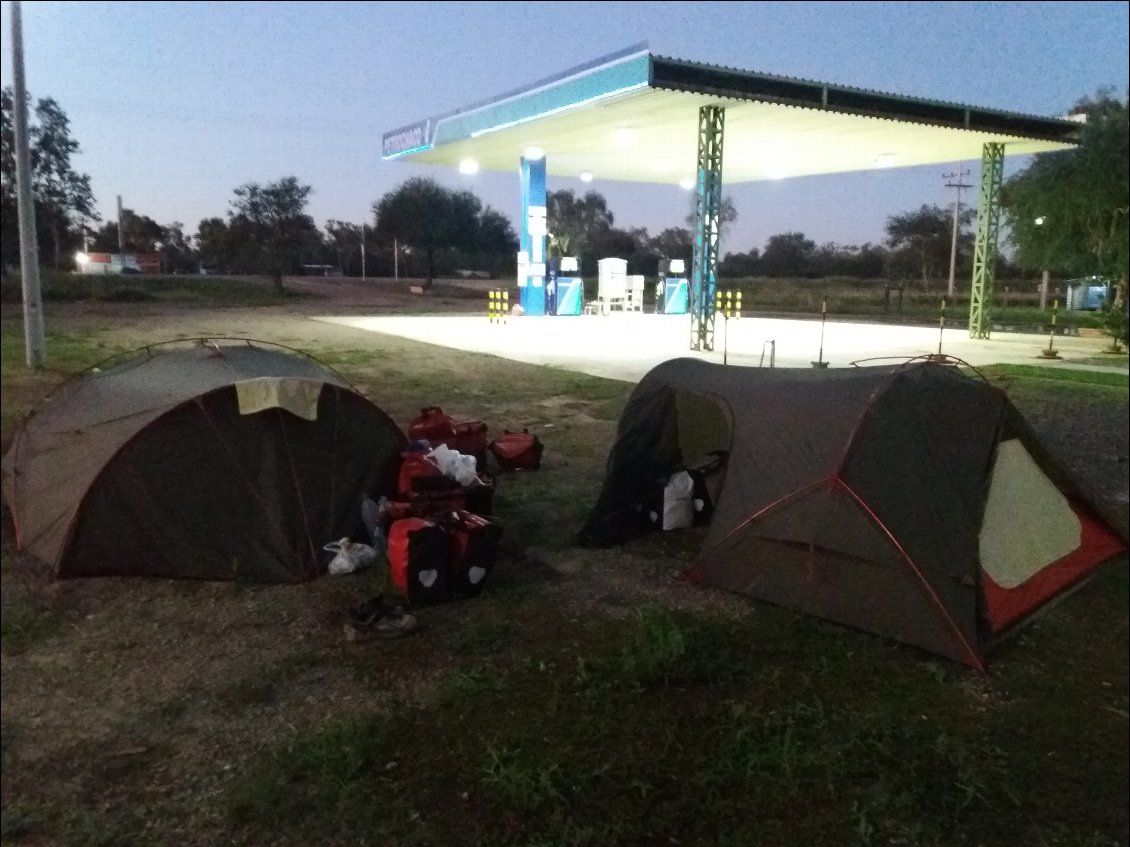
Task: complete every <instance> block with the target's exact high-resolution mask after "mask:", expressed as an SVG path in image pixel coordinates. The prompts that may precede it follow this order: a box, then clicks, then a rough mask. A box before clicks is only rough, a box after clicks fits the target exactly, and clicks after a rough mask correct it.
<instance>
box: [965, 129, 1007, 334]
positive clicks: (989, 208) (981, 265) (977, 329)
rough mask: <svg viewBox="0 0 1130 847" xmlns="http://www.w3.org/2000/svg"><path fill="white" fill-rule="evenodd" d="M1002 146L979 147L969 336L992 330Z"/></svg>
mask: <svg viewBox="0 0 1130 847" xmlns="http://www.w3.org/2000/svg"><path fill="white" fill-rule="evenodd" d="M1003 176H1004V145H1003V144H998V143H996V142H990V143H988V144H985V145H984V147H983V148H982V150H981V189H980V191H979V192H978V194H977V241H976V243H975V245H974V247H973V285H972V287H971V288H970V294H969V337H970V338H988V337H989V331H990V330H991V329H992V326H993V321H992V312H993V286H994V284H995V283H996V281H997V237H998V235H999V233H1000V220H1001V179H1002V177H1003Z"/></svg>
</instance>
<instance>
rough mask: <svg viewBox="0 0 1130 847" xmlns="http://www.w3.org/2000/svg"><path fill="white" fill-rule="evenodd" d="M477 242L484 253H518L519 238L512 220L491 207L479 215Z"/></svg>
mask: <svg viewBox="0 0 1130 847" xmlns="http://www.w3.org/2000/svg"><path fill="white" fill-rule="evenodd" d="M475 240H476V242H477V247H478V250H479V251H480V252H482V253H488V254H496V255H497V254H501V253H516V252H517V251H518V236H517V235H516V234H515V233H514V227H513V225H512V224H511V223H510V219H509V218H507V217H506V215H504V214H502V212H500V211H498V210H497V209H492V208H491V207H490V206H487V207H486V208H485V209H483V211H482V213H481V214H480V215H479V231H478V235H477V237H476V239H475Z"/></svg>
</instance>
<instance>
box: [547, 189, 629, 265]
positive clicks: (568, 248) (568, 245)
mask: <svg viewBox="0 0 1130 847" xmlns="http://www.w3.org/2000/svg"><path fill="white" fill-rule="evenodd" d="M545 210H546V215H545V216H546V226H547V228H548V229H549V249H550V252H551V253H552V254H554V255H557V256H578V257H579V256H581V255H582V254H585V253H588V252H591V251H592V250H593V249H594V248H595V245H596V243H597V241H599V240H600V238H601V237H602V236H604V235H606V234H607V233H608V232H609V230H611V229H612V224H613V223H614V221H615V219H614V218H613V216H612V212H611V211H610V210H609V208H608V201H607V200H605V199H604V195H603V194H601V193H600V192H599V191H589V192H586V193H585V195H584V196H583V197H577V195H576V194H574V193H573V192H572V191H569V190H562V191H551V192H550V193H549V195H548V196H547V197H546V201H545Z"/></svg>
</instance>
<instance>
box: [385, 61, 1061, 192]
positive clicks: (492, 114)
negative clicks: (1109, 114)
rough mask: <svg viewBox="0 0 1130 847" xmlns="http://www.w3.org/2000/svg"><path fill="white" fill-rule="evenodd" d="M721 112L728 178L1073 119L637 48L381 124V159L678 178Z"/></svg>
mask: <svg viewBox="0 0 1130 847" xmlns="http://www.w3.org/2000/svg"><path fill="white" fill-rule="evenodd" d="M702 106H717V107H723V108H724V109H725V138H726V140H725V160H724V163H723V171H724V178H725V181H726V183H728V184H734V183H740V182H755V181H760V180H768V179H784V178H788V177H795V176H809V175H814V174H833V173H845V172H849V171H864V170H871V169H874V168H884V167H909V166H914V165H930V164H940V163H953V162H960V161H967V160H979V159H980V158H981V156H982V150H983V147H984V145H985V144H986V143H990V142H992V143H999V144H1004V145H1005V147H1004V149H1005V151H1006V152H1007V154H1008V155H1017V154H1031V153H1039V152H1044V151H1051V150H1062V149H1067V148H1069V147H1071V146H1073V143H1074V142H1075V140H1076V137H1077V134H1078V132H1079V129H1080V126H1079V124H1078V123H1076V122H1074V121H1072V120H1068V119H1060V118H1043V117H1035V116H1031V115H1022V114H1016V113H1010V112H1004V111H1000V110H996V109H983V108H978V107H975V106H967V105H961V104H955V103H944V102H939V101H934V100H923V99H919V98H915V97H907V96H902V95H896V94H886V93H882V92H878V91H868V90H863V89H858V88H849V87H845V86H841V85H833V84H830V83H824V82H812V81H808V80H801V79H791V78H787V77H780V76H770V75H767V74H760V73H753V72H750V71H744V70H738V69H734V68H725V67H719V66H714V65H706V64H700V63H696V62H689V61H684V60H681V59H672V58H667V57H663V56H656V55H652V54H651V53H650V52H649V51H648V50H647V49H646V46H644V45H639V46H636V47H632V48H629V49H627V50H624V51H621V52H619V53H616V54H613V55H611V56H606V57H604V58H602V59H599V60H597V61H595V62H590V63H588V64H586V65H581V66H579V67H576V68H573V69H572V70H569V71H566V72H564V73H562V74H559V75H557V76H555V77H552V78H550V79H546V80H542V81H540V82H537V83H534V84H533V85H530V86H527V87H524V88H521V89H518V90H515V91H511V92H508V93H507V94H504V95H502V96H500V97H497V98H493V99H491V100H488V101H484V102H480V103H476V104H473V105H471V106H468V107H466V108H464V109H461V110H458V111H455V112H451V113H449V114H446V115H441V116H438V117H435V118H429V119H427V120H423V121H420V122H418V123H415V124H411V125H409V126H406V127H401V128H400V129H397V130H394V131H392V132H389V133H386V134H385V135H384V137H383V139H382V151H381V152H382V157H383V158H384V159H398V158H403V159H406V160H408V161H411V162H413V163H417V164H435V165H448V166H451V167H462V168H464V169H467V168H472V169H473V168H475V167H476V166H477V169H480V170H484V171H509V172H514V171H516V170H518V169H519V160H520V158H521V157H525V158H533V159H537V158H542V157H544V160H545V168H546V172H547V173H548V174H552V175H554V176H560V177H572V178H578V177H580V178H583V179H589V178H595V179H600V180H626V181H631V182H647V183H658V184H662V183H671V184H678V183H683V184H684V187H689V185H690V181H691V180H693V178H694V177H695V170H696V161H697V149H698V143H699V129H700V128H699V108H700V107H702Z"/></svg>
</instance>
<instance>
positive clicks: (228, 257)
mask: <svg viewBox="0 0 1130 847" xmlns="http://www.w3.org/2000/svg"><path fill="white" fill-rule="evenodd" d="M196 252H197V254H198V255H199V257H200V264H201V267H203V268H214V269H220V270H223V271H224V272H230V271H232V270H235V269H236V268H237V264H238V248H237V246H236V244H235V242H234V240H233V238H232V232H231V229H230V228H229V227H228V224H227V221H225V220H224V219H223V218H205V219H204V220H202V221H200V223H199V224H198V225H197V227H196Z"/></svg>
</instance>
